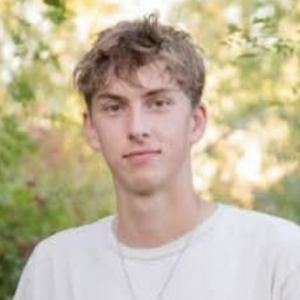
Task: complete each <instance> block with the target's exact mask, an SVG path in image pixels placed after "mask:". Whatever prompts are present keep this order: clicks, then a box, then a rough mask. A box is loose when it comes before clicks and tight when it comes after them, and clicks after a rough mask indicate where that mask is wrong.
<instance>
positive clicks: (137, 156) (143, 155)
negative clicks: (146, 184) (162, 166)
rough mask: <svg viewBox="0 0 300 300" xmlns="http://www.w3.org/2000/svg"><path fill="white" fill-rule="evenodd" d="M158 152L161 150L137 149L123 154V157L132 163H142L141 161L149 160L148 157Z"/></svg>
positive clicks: (150, 157)
mask: <svg viewBox="0 0 300 300" xmlns="http://www.w3.org/2000/svg"><path fill="white" fill-rule="evenodd" d="M160 153H161V150H152V149H146V150H138V151H132V152H129V153H126V154H124V155H123V158H124V159H127V160H129V161H130V162H133V163H142V162H147V161H149V160H150V159H152V158H153V157H155V156H156V155H159V154H160Z"/></svg>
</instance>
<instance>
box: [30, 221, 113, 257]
mask: <svg viewBox="0 0 300 300" xmlns="http://www.w3.org/2000/svg"><path fill="white" fill-rule="evenodd" d="M112 220H113V216H108V217H105V218H103V219H100V220H98V221H96V222H93V223H90V224H85V225H81V226H78V227H74V228H69V229H65V230H62V231H59V232H57V233H55V234H53V235H51V236H49V237H48V238H46V239H44V240H42V241H41V242H39V243H38V245H37V246H36V248H35V250H34V254H35V255H36V256H39V255H40V254H42V255H47V256H48V255H51V256H53V255H57V256H63V255H64V256H67V255H71V254H74V253H81V252H86V251H92V250H94V251H95V250H98V249H99V248H101V247H104V246H105V245H106V244H107V241H108V239H109V234H110V229H111V223H112Z"/></svg>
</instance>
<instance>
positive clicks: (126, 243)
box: [14, 16, 300, 300]
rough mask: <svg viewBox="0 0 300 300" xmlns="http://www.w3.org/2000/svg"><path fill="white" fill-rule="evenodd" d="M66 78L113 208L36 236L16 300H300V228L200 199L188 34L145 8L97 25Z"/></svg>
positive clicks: (202, 116) (200, 80)
mask: <svg viewBox="0 0 300 300" xmlns="http://www.w3.org/2000/svg"><path fill="white" fill-rule="evenodd" d="M74 77H75V82H76V84H77V87H78V89H79V91H80V93H81V94H82V95H83V97H84V99H85V101H86V104H87V112H86V114H85V117H84V130H85V134H86V137H87V139H88V142H89V143H90V145H91V147H92V148H93V149H94V150H95V151H97V152H99V153H101V154H102V155H103V157H104V158H105V160H106V162H107V164H108V166H109V168H110V170H111V173H112V176H113V182H114V187H115V193H116V202H117V213H116V215H115V216H110V217H107V218H104V219H102V220H99V221H98V222H95V223H93V224H89V225H85V226H82V227H79V228H76V229H70V230H66V231H63V232H60V233H58V234H56V235H54V236H52V237H50V238H48V239H46V240H45V241H43V242H41V243H40V244H39V245H38V246H37V247H36V249H35V250H34V252H33V254H32V256H31V258H30V260H29V262H28V263H27V266H26V268H25V270H24V272H23V276H22V278H21V280H20V283H19V287H18V289H17V292H16V295H15V298H14V300H50V299H51V300H96V299H97V300H139V299H142V300H158V299H164V300H197V299H199V300H200V299H203V300H241V299H243V300H254V299H255V300H299V299H300V229H299V227H298V226H297V225H295V224H293V223H291V222H288V221H285V220H282V219H279V218H276V217H271V216H268V215H264V214H261V213H257V212H250V211H245V210H241V209H237V208H234V207H231V206H226V205H221V204H212V203H208V202H205V201H202V200H201V199H198V197H197V195H196V194H195V191H194V189H193V186H192V173H191V154H190V150H191V146H192V145H193V144H194V143H196V142H197V141H198V140H199V139H200V138H201V136H202V134H203V131H204V128H205V123H206V112H205V107H204V105H203V104H202V103H201V94H202V88H203V85H204V66H203V61H202V57H201V52H199V50H198V49H197V48H196V47H195V46H194V45H193V44H192V42H191V39H190V36H189V35H188V34H187V33H185V32H182V31H180V30H177V29H175V28H173V27H171V26H167V25H162V24H160V23H159V22H158V20H157V18H156V17H154V16H150V17H148V18H145V19H143V20H137V21H131V22H121V23H118V24H117V25H116V26H114V27H112V28H109V29H107V30H105V31H103V32H101V33H100V34H99V37H98V39H97V41H96V42H95V44H94V45H93V47H92V49H90V51H89V52H87V53H86V54H85V55H84V56H83V58H82V59H81V61H80V62H79V63H78V65H77V67H76V69H75V72H74Z"/></svg>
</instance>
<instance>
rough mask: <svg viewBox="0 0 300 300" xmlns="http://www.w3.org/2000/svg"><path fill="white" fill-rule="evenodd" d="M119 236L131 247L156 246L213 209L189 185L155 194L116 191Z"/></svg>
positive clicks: (179, 233) (179, 232) (202, 218)
mask: <svg viewBox="0 0 300 300" xmlns="http://www.w3.org/2000/svg"><path fill="white" fill-rule="evenodd" d="M117 198H118V201H117V210H118V221H117V224H116V232H117V235H118V238H119V240H120V241H121V242H122V243H124V244H126V245H128V246H131V247H137V248H145V247H147V248H151V247H158V246H161V245H163V244H165V243H167V242H170V241H172V240H175V239H177V238H179V237H180V236H182V235H184V234H185V233H187V232H188V231H190V230H191V229H192V228H194V227H195V226H196V225H197V224H198V223H199V222H200V221H201V220H204V219H205V218H206V217H207V216H208V215H209V214H211V213H212V211H213V208H214V207H213V206H212V204H209V203H207V202H204V201H202V200H199V199H198V198H197V196H196V194H195V193H194V191H193V189H192V188H187V189H186V190H183V189H182V188H181V189H180V190H178V188H174V189H173V190H169V191H162V192H160V193H156V194H154V195H148V196H140V195H132V194H131V195H128V194H126V193H122V192H120V190H118V193H117Z"/></svg>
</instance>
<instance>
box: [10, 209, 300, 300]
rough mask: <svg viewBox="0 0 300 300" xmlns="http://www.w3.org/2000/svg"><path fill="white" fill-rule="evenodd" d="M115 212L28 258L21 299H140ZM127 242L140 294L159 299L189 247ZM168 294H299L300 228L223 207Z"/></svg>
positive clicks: (230, 299)
mask: <svg viewBox="0 0 300 300" xmlns="http://www.w3.org/2000/svg"><path fill="white" fill-rule="evenodd" d="M113 218H114V217H113V216H110V217H107V218H104V219H102V220H99V221H97V222H95V223H93V224H89V225H85V226H81V227H78V228H75V229H69V230H66V231H63V232H60V233H58V234H56V235H54V236H52V237H50V238H48V239H46V240H45V241H43V242H41V243H40V244H39V245H38V246H37V247H36V249H35V250H34V252H33V254H32V256H31V258H30V259H29V261H28V263H27V265H26V268H25V269H24V272H23V275H22V277H21V280H20V282H19V286H18V289H17V291H16V294H15V297H14V300H133V299H132V298H131V294H130V290H129V288H128V285H127V283H126V279H125V276H124V272H123V271H122V267H121V261H120V257H119V255H118V248H117V244H116V239H115V236H114V234H113V231H112V221H113ZM185 241H186V239H185V237H182V238H180V239H178V240H176V241H173V242H171V243H169V244H167V245H163V246H162V247H159V248H152V249H133V248H129V247H126V246H124V245H123V246H122V250H123V252H124V254H125V255H126V267H127V269H128V272H129V275H130V277H131V280H132V283H133V285H134V286H133V288H134V290H135V293H136V295H137V299H138V300H154V299H155V298H156V296H157V293H158V292H159V290H160V289H161V287H162V285H163V283H164V282H165V280H166V278H167V276H168V274H169V272H170V268H171V267H172V265H173V263H174V261H175V260H176V258H177V255H178V253H179V251H180V249H182V246H184V243H185ZM161 299H163V300H300V227H299V226H297V225H295V224H293V223H292V222H289V221H286V220H283V219H280V218H277V217H272V216H269V215H266V214H262V213H257V212H252V211H246V210H242V209H237V208H234V207H232V206H228V205H221V204H220V205H219V208H218V210H217V211H216V212H215V213H214V215H213V216H211V217H210V218H209V219H207V220H206V221H205V222H204V223H202V224H199V226H198V227H197V228H196V229H194V232H193V238H192V241H191V245H190V247H189V248H188V249H187V251H186V252H185V254H184V255H183V257H182V259H181V261H180V263H179V265H178V266H177V269H176V270H175V271H174V274H173V277H172V279H171V280H170V282H169V284H168V286H167V288H166V290H165V292H164V294H163V297H162V298H161Z"/></svg>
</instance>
